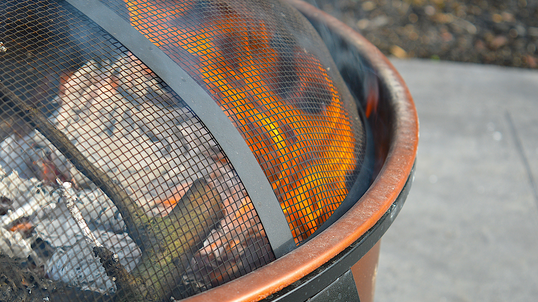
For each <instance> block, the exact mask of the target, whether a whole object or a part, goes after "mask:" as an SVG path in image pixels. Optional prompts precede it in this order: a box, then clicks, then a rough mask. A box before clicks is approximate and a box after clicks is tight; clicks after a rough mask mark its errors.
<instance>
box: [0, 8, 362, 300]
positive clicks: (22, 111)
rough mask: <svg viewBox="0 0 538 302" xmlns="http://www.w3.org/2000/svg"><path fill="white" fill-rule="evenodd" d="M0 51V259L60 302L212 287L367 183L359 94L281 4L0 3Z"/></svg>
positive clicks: (294, 238)
mask: <svg viewBox="0 0 538 302" xmlns="http://www.w3.org/2000/svg"><path fill="white" fill-rule="evenodd" d="M0 42H1V48H0V81H1V83H0V96H1V103H0V106H1V108H0V165H1V168H0V198H1V199H2V200H1V202H2V205H1V206H2V207H1V208H0V210H2V209H3V210H2V211H0V213H1V216H0V225H1V227H0V235H1V236H0V243H2V247H1V248H0V254H2V255H4V256H8V258H10V259H25V260H24V261H22V262H25V263H26V264H25V265H30V266H31V267H32V269H33V271H32V272H31V274H33V275H32V276H34V277H33V278H41V277H46V278H45V279H46V280H53V281H54V282H57V283H58V284H60V283H61V284H63V285H62V286H65V288H64V287H61V289H60V285H54V286H56V287H57V290H58V291H60V292H66V293H68V294H66V295H67V296H69V295H70V296H69V297H79V298H81V299H87V300H89V301H92V300H93V299H105V300H106V299H113V298H116V299H120V300H121V299H122V300H125V301H127V300H129V301H131V300H140V301H161V300H169V299H170V297H171V296H172V297H174V298H175V299H180V298H184V297H188V296H190V295H193V294H196V293H199V292H201V291H204V290H207V289H209V288H211V287H215V286H218V285H220V284H223V283H225V282H227V281H229V280H232V279H235V278H237V277H239V276H242V275H244V274H246V273H249V272H251V271H253V270H255V269H257V268H259V267H261V266H263V265H266V264H268V263H270V262H271V261H273V260H274V259H276V258H278V257H281V256H282V255H284V254H286V253H287V252H289V251H291V250H292V249H294V248H295V247H296V246H298V245H300V244H302V243H303V242H305V241H307V240H308V239H309V238H310V237H311V236H313V235H314V234H316V231H317V232H319V231H321V230H322V229H323V228H324V227H326V225H327V224H328V223H330V220H329V218H330V217H331V216H332V215H333V214H334V213H335V212H338V209H339V207H340V206H341V205H342V204H343V203H349V202H354V201H356V200H358V197H359V196H360V195H361V194H362V193H363V192H364V191H365V190H366V188H367V186H368V185H369V182H370V173H371V172H372V171H371V170H372V168H371V167H370V166H369V165H368V164H366V162H367V160H366V158H367V153H368V150H369V148H372V147H371V146H367V145H368V144H367V141H368V131H367V127H368V126H367V124H366V122H365V117H364V114H363V113H362V111H361V109H360V106H358V104H359V102H361V101H364V98H365V96H357V98H358V99H356V98H355V97H354V96H353V95H352V94H351V93H350V91H349V90H348V88H347V86H346V84H345V83H344V81H343V80H342V77H341V75H340V74H339V72H338V68H337V66H336V65H335V63H334V62H333V60H332V58H331V56H330V54H329V51H328V50H327V47H326V45H325V44H324V42H323V41H322V40H321V38H320V37H319V35H318V33H317V32H316V30H315V29H314V28H313V27H312V25H311V24H310V23H309V22H308V21H307V20H306V19H305V18H304V17H303V16H302V15H301V14H300V13H298V12H297V11H295V10H294V9H293V8H292V7H291V6H289V5H287V4H286V3H283V2H280V1H262V0H259V1H258V0H251V1H243V0H226V1H223V0H205V1H202V0H199V1H171V0H125V1H122V0H118V1H114V0H103V1H82V0H66V1H56V0H7V1H3V2H2V3H1V4H0ZM359 80H360V79H359ZM342 209H343V210H342ZM341 211H345V207H342V208H341V210H340V212H341ZM338 215H341V213H339V214H338ZM335 217H336V216H335ZM28 263H29V264H28ZM0 265H3V264H0ZM13 265H15V264H13ZM40 274H41V275H40ZM36 276H37V277H36ZM40 280H41V279H40ZM43 282H45V281H40V282H37V281H36V285H35V286H36V287H38V288H39V289H41V290H43V288H44V287H46V285H45V283H46V282H45V283H43ZM47 284H48V283H47ZM55 284H56V283H55ZM48 286H51V285H48ZM71 288H76V289H77V290H76V291H74V290H71ZM12 294H13V295H17V293H16V292H13V293H12ZM44 295H45V294H44ZM13 297H15V296H13Z"/></svg>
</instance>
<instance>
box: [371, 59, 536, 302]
mask: <svg viewBox="0 0 538 302" xmlns="http://www.w3.org/2000/svg"><path fill="white" fill-rule="evenodd" d="M393 63H394V65H395V66H396V68H397V69H398V70H399V71H400V73H401V75H402V76H403V78H404V79H405V81H406V82H407V84H408V86H409V89H410V91H411V94H412V95H413V97H414V99H415V102H416V107H417V110H418V114H419V118H420V144H419V152H418V160H417V167H416V178H415V182H414V184H413V187H412V188H411V193H410V194H409V197H408V199H407V202H406V204H405V206H404V207H403V209H402V211H401V213H400V215H399V217H398V218H397V219H396V221H395V222H394V224H393V225H392V227H391V228H390V229H389V231H388V232H387V233H386V234H385V236H384V237H383V241H382V244H381V256H380V264H379V270H378V279H377V287H376V301H377V302H389V301H390V302H392V301H399V302H407V301H413V302H415V301H458V302H459V301H473V302H474V301H488V302H490V301H538V300H537V299H538V192H537V186H538V117H537V115H538V72H537V71H529V70H523V69H514V68H506V67H504V68H503V67H495V66H483V65H471V64H461V63H444V62H440V63H439V62H433V61H421V60H406V61H402V60H394V61H393Z"/></svg>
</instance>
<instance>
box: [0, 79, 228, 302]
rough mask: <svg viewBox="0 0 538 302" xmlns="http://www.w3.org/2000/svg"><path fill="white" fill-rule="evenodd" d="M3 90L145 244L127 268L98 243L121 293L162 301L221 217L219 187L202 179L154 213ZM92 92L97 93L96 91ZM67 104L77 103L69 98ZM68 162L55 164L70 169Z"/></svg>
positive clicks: (124, 296)
mask: <svg viewBox="0 0 538 302" xmlns="http://www.w3.org/2000/svg"><path fill="white" fill-rule="evenodd" d="M78 86H79V87H78V88H81V87H80V85H78ZM0 90H1V91H2V94H3V95H4V97H7V98H9V100H10V102H9V103H8V105H10V106H12V107H14V109H15V110H14V111H15V112H20V113H21V115H22V116H21V118H22V119H24V120H26V122H28V123H29V124H30V125H32V126H33V127H35V128H36V129H37V130H39V132H40V133H41V134H42V135H43V136H44V137H46V138H47V139H48V141H50V143H52V145H54V146H55V147H56V148H57V150H58V151H59V152H60V153H61V154H62V155H63V156H65V158H66V159H68V160H69V161H70V162H71V163H72V164H73V165H74V167H76V169H77V170H78V171H80V172H82V174H83V175H84V176H85V177H87V178H88V179H89V180H91V181H92V182H93V183H94V184H96V185H97V186H98V187H100V188H101V189H102V190H103V192H105V194H107V195H108V197H109V198H110V199H111V200H112V201H113V202H114V204H115V206H116V207H117V209H118V210H119V212H120V213H121V215H122V218H123V221H124V222H125V224H126V228H127V231H128V233H129V235H130V237H132V238H133V240H134V241H135V242H136V243H137V245H138V246H139V247H140V249H141V250H142V256H141V260H140V262H139V263H138V265H137V266H136V267H135V268H134V270H133V271H131V272H130V273H128V272H127V270H126V269H125V268H124V267H123V266H122V265H121V264H120V263H119V262H118V259H117V257H114V254H113V253H112V252H110V251H109V250H108V249H107V248H106V247H103V246H98V247H95V248H94V251H95V253H96V255H98V256H99V257H100V258H101V261H102V262H103V264H104V267H105V270H106V271H107V273H108V274H109V276H110V277H112V279H113V280H114V281H115V283H116V286H117V288H118V292H117V295H118V297H119V298H120V299H123V300H125V301H134V300H136V299H141V300H140V301H157V300H161V299H163V298H164V297H166V295H168V294H169V293H170V292H171V290H172V289H173V287H174V286H175V285H176V284H178V283H180V278H181V276H182V275H184V273H185V272H184V271H185V267H186V266H187V261H188V259H189V256H188V255H189V254H190V253H192V252H191V251H193V250H195V249H196V247H197V246H200V245H201V243H202V240H203V239H204V238H205V237H206V234H207V233H208V232H209V231H210V230H211V229H212V228H213V227H214V223H215V222H216V221H218V220H219V219H220V218H221V215H222V213H221V197H220V195H219V193H218V192H216V190H215V189H213V188H211V187H210V185H209V184H208V183H207V182H206V181H205V180H203V179H199V180H197V181H195V182H194V183H193V185H192V186H191V188H190V189H189V190H188V192H187V193H185V194H184V196H183V197H182V198H181V199H180V200H179V201H178V202H177V203H176V204H175V206H174V208H173V209H172V210H171V212H170V213H169V214H168V215H166V216H164V217H157V216H155V217H152V216H151V215H148V213H147V211H145V210H144V209H143V208H142V207H141V206H140V205H139V204H138V203H137V202H136V201H134V200H133V199H132V198H131V197H130V196H129V195H128V194H127V193H126V192H125V190H124V189H123V188H122V187H121V186H119V185H118V184H117V183H116V182H115V181H114V180H113V179H112V178H111V177H110V176H109V175H108V174H107V173H104V172H103V171H102V170H101V169H100V168H99V167H97V166H96V165H95V164H94V163H93V162H91V161H90V160H88V159H87V156H86V155H84V154H82V152H80V151H79V149H78V148H77V147H76V146H75V145H74V144H73V143H72V141H71V140H70V139H69V138H68V137H67V136H66V135H65V134H64V133H63V132H62V131H60V130H59V129H58V128H57V127H55V126H54V125H52V124H51V123H50V122H49V121H48V120H47V119H46V118H45V117H44V116H43V114H41V112H39V111H38V110H37V109H35V108H33V107H31V106H28V105H27V104H26V103H24V102H23V101H22V100H20V99H19V98H18V97H17V96H16V95H15V94H13V93H11V92H10V91H9V90H7V89H6V87H5V86H4V85H3V84H1V83H0ZM93 97H94V98H95V95H93ZM65 104H66V105H67V106H71V105H73V104H71V103H69V102H66V103H65ZM62 117H64V118H66V116H62V113H60V115H59V118H58V121H59V122H58V124H60V126H61V125H62V121H65V119H63V120H62ZM68 117H72V115H69V116H68ZM64 129H65V128H64ZM86 130H87V129H86ZM68 166H69V165H63V166H59V167H55V168H57V169H59V170H62V169H63V170H64V171H65V168H66V167H68Z"/></svg>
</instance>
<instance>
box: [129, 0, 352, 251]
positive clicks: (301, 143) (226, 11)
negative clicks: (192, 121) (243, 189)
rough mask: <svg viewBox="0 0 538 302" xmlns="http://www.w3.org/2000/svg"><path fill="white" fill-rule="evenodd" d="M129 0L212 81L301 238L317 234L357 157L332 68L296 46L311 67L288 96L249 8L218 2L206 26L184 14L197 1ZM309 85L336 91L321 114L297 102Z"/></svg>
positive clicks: (202, 80) (165, 42)
mask: <svg viewBox="0 0 538 302" xmlns="http://www.w3.org/2000/svg"><path fill="white" fill-rule="evenodd" d="M125 2H126V4H127V8H128V10H129V16H130V22H131V24H132V26H134V27H135V28H136V29H137V30H138V31H140V32H141V33H142V34H143V35H145V36H146V37H147V38H148V39H149V40H150V41H151V42H152V43H153V44H155V45H156V46H158V47H160V48H161V49H162V50H163V51H164V52H165V53H167V54H168V55H169V56H170V57H171V58H172V59H173V60H174V61H175V62H176V63H177V64H178V65H180V66H181V67H182V68H183V69H184V70H186V71H187V72H188V73H189V74H190V75H191V76H192V77H193V78H194V79H195V80H197V81H198V83H199V84H200V85H202V86H203V87H205V89H206V90H207V91H209V93H210V95H212V97H213V98H214V99H215V100H216V101H217V102H218V104H219V105H220V107H221V108H222V109H223V110H224V112H225V113H226V114H227V115H228V117H229V118H230V119H231V120H232V121H233V123H234V124H235V126H236V127H237V128H238V129H239V130H240V132H241V134H242V135H243V137H244V139H245V140H246V142H247V144H248V145H249V147H250V149H251V150H252V152H253V153H254V155H255V156H256V158H257V160H258V162H259V164H260V165H261V167H262V169H263V171H264V172H265V175H266V176H267V178H268V180H269V182H270V183H271V186H272V188H273V190H274V192H275V194H276V195H277V197H278V200H279V202H280V204H281V207H282V209H283V211H284V213H285V215H286V218H287V220H288V223H289V224H290V228H291V229H292V233H293V236H294V237H295V239H296V242H300V241H302V240H304V239H306V238H307V237H308V236H310V235H311V234H312V233H313V232H314V231H315V230H316V228H317V227H318V226H319V225H320V224H321V223H323V222H324V221H325V220H326V219H327V218H328V217H329V216H330V215H331V214H332V212H333V211H334V210H335V209H336V208H337V207H338V205H339V204H340V203H341V202H342V200H343V199H344V198H345V196H346V194H347V188H346V179H345V178H346V174H347V173H349V171H352V170H353V169H354V168H355V165H356V161H357V158H356V156H355V153H354V152H355V138H354V134H353V126H352V123H351V122H350V118H349V117H348V115H347V114H346V112H345V111H344V106H343V102H342V100H341V96H340V95H339V92H338V91H337V89H336V87H335V86H334V84H333V82H332V80H331V79H330V77H329V75H328V73H327V70H326V69H325V68H324V67H323V65H322V64H321V63H320V62H319V60H318V59H316V58H315V57H314V56H313V55H311V54H309V53H307V52H306V51H303V49H297V50H296V51H294V55H295V58H296V59H297V60H300V61H301V62H304V64H303V63H301V67H303V66H307V67H304V68H300V69H298V70H297V71H296V73H297V75H298V81H297V82H298V83H300V84H299V85H298V87H295V90H294V91H292V92H290V93H289V97H288V98H283V97H282V95H281V94H279V93H278V91H275V90H276V89H275V88H274V87H275V83H272V82H271V81H272V80H271V79H270V78H269V77H267V75H268V74H277V73H278V70H276V69H277V67H275V66H276V64H275V63H277V62H278V60H280V57H279V53H278V51H277V50H275V49H274V48H273V47H272V46H271V41H270V37H271V36H272V34H271V33H270V29H269V28H268V27H267V26H266V25H265V24H264V22H263V20H259V19H256V18H255V17H254V16H253V15H252V14H251V13H250V12H248V11H245V9H244V8H236V7H232V6H230V5H229V4H227V3H225V2H223V1H213V2H211V3H212V4H211V5H214V6H215V7H216V8H215V7H214V8H213V9H214V11H213V12H216V13H214V14H212V15H211V17H207V18H206V17H204V16H203V15H201V16H200V18H202V19H201V20H200V21H203V26H201V25H200V24H199V23H198V24H197V23H196V22H193V23H192V24H189V23H188V22H187V23H181V24H179V23H178V21H177V20H178V19H180V18H183V17H186V16H188V14H192V13H193V11H194V10H195V9H196V7H195V2H196V1H182V2H181V3H176V2H171V1H164V0H154V1H151V2H149V3H148V1H147V0H125ZM195 13H196V12H195ZM224 44H225V45H227V47H223V45H224ZM230 45H233V49H229V47H228V46H230ZM308 66H310V67H308ZM312 66H314V67H312ZM308 83H311V84H308ZM312 83H313V84H312ZM308 85H315V87H318V86H319V87H325V88H326V90H327V91H328V92H329V94H330V101H328V102H326V104H323V106H321V109H320V112H319V113H305V112H304V110H302V109H301V108H299V106H297V104H294V103H293V101H292V100H293V99H294V97H296V96H300V95H301V93H305V92H304V89H305V88H308V87H306V86H308Z"/></svg>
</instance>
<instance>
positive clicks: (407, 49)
mask: <svg viewBox="0 0 538 302" xmlns="http://www.w3.org/2000/svg"><path fill="white" fill-rule="evenodd" d="M308 2H310V3H312V4H314V5H316V6H318V7H319V8H321V9H322V10H324V11H325V12H327V13H329V14H331V15H333V16H336V17H337V18H339V19H340V20H341V21H343V22H344V23H346V24H347V25H349V26H351V27H353V28H354V29H355V30H357V31H359V32H360V33H361V34H362V35H363V36H365V37H366V38H367V39H368V40H369V41H370V42H372V43H373V44H374V45H375V46H376V47H378V48H379V49H380V50H381V51H382V52H383V53H384V54H385V55H387V56H392V57H397V58H429V59H432V60H449V61H458V62H471V63H480V64H495V65H502V66H513V67H521V68H538V55H537V48H538V0H508V1H501V0H489V1H486V0H404V1H399V0H371V1H363V0H338V1H331V0H309V1H308Z"/></svg>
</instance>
